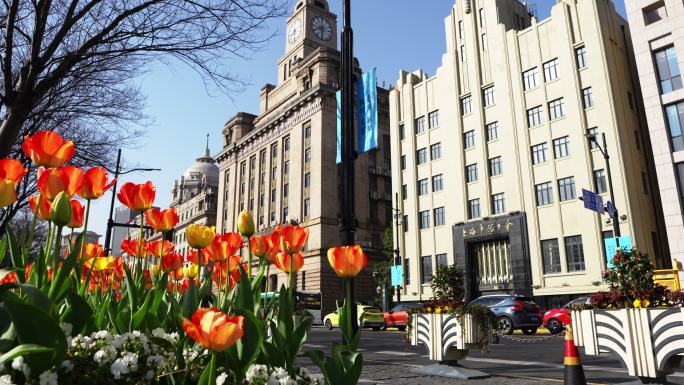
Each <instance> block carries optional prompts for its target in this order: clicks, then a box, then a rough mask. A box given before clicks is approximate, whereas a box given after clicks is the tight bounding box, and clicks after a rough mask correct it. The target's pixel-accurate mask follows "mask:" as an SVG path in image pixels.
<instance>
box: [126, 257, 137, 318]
mask: <svg viewBox="0 0 684 385" xmlns="http://www.w3.org/2000/svg"><path fill="white" fill-rule="evenodd" d="M123 268H124V272H125V273H126V297H127V299H128V308H129V311H130V313H131V314H133V313H134V312H135V309H136V308H137V307H138V286H137V285H136V282H135V280H134V279H133V275H132V274H131V270H130V269H129V268H128V266H127V265H126V264H125V263H124V265H123Z"/></svg>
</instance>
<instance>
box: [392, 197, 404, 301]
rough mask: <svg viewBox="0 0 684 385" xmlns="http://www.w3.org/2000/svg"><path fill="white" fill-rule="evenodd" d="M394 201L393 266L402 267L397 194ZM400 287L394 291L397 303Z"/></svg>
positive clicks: (399, 296)
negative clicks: (395, 246) (394, 246)
mask: <svg viewBox="0 0 684 385" xmlns="http://www.w3.org/2000/svg"><path fill="white" fill-rule="evenodd" d="M394 200H395V202H396V203H395V204H396V206H395V207H394V208H392V211H394V227H395V228H396V231H395V233H396V234H397V235H396V238H397V239H396V243H397V248H396V249H394V265H395V266H403V264H402V263H401V249H400V248H399V230H400V226H401V225H402V223H401V219H402V218H401V210H399V193H394ZM403 276H404V274H403V272H402V281H403ZM401 288H402V287H401V285H397V286H396V291H397V303H400V302H401Z"/></svg>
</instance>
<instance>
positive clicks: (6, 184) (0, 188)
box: [0, 179, 19, 207]
mask: <svg viewBox="0 0 684 385" xmlns="http://www.w3.org/2000/svg"><path fill="white" fill-rule="evenodd" d="M17 199H19V196H18V195H17V187H16V183H15V182H14V181H13V180H12V179H0V207H7V206H9V205H11V204H12V203H14V202H16V201H17Z"/></svg>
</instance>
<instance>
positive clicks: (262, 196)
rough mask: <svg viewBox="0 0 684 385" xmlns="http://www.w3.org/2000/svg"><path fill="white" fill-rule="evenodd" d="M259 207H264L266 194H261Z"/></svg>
mask: <svg viewBox="0 0 684 385" xmlns="http://www.w3.org/2000/svg"><path fill="white" fill-rule="evenodd" d="M259 207H264V194H263V193H262V194H259Z"/></svg>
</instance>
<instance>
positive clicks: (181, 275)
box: [162, 256, 185, 281]
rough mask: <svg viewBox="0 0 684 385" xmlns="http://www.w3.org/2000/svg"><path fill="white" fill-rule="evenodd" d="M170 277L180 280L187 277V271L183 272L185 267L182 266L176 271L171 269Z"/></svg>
mask: <svg viewBox="0 0 684 385" xmlns="http://www.w3.org/2000/svg"><path fill="white" fill-rule="evenodd" d="M181 258H182V256H181ZM182 265H183V264H182V263H181V266H182ZM162 266H163V262H162ZM169 277H171V278H173V280H175V281H180V280H181V279H183V278H185V273H184V272H183V268H182V267H180V268H178V269H176V270H175V271H170V272H169Z"/></svg>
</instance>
